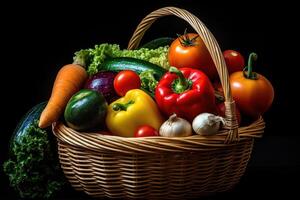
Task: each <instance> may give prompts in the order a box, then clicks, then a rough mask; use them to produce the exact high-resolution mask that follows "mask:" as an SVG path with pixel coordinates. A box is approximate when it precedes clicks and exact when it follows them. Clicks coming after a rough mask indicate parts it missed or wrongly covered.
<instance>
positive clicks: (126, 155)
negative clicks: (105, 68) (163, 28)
mask: <svg viewBox="0 0 300 200" xmlns="http://www.w3.org/2000/svg"><path fill="white" fill-rule="evenodd" d="M167 15H175V16H177V17H179V18H182V19H184V20H185V21H187V22H188V23H189V24H190V25H191V26H192V27H193V28H194V29H195V31H196V32H197V33H198V34H199V35H200V36H201V38H202V39H203V41H204V42H205V44H206V46H207V48H208V50H209V52H210V54H211V56H212V58H213V61H214V63H215V65H216V67H217V70H218V73H219V76H220V79H221V83H222V86H223V89H224V95H225V107H226V112H225V115H226V126H225V127H224V128H223V129H222V130H221V131H220V132H219V133H218V134H217V135H214V136H207V137H204V136H199V135H193V136H189V137H172V138H166V137H151V138H122V137H117V136H110V135H103V134H101V133H79V132H77V131H74V130H73V129H71V128H68V127H66V126H65V125H64V124H63V123H60V122H57V123H54V124H53V133H54V134H55V136H56V137H57V141H58V150H59V159H60V162H61V166H62V169H63V170H64V173H65V175H66V177H67V178H68V180H69V181H70V183H71V184H72V186H73V187H74V188H75V189H77V190H81V191H84V192H86V193H87V194H89V195H91V196H94V197H110V198H142V199H166V198H170V199H182V198H188V197H197V196H201V195H206V194H211V193H216V192H222V191H226V190H228V189H230V188H232V187H233V186H234V185H235V184H236V183H238V181H239V179H240V177H241V176H242V175H243V173H244V172H245V169H246V166H247V163H248V161H249V158H250V155H251V152H252V147H253V143H254V139H255V138H258V137H261V136H262V133H263V131H264V127H265V123H264V121H263V119H262V118H259V119H258V120H257V121H255V122H253V123H252V124H251V125H249V126H246V127H240V128H238V125H237V120H236V117H235V103H234V101H233V100H232V96H231V93H230V85H229V78H228V72H227V69H226V65H225V62H224V58H223V56H222V52H221V50H220V48H219V46H218V43H217V41H216V40H215V38H214V36H213V35H212V34H211V33H210V31H209V30H208V29H207V28H206V27H205V25H204V24H203V23H202V22H201V21H200V20H199V19H198V18H197V17H195V16H194V15H192V14H191V13H189V12H188V11H186V10H183V9H179V8H175V7H165V8H161V9H159V10H156V11H154V12H152V13H150V14H149V15H148V16H146V17H145V18H144V19H143V20H142V22H141V23H140V24H139V25H138V27H137V29H136V31H135V32H134V34H133V36H132V38H131V40H130V42H129V45H128V49H134V48H136V47H138V45H139V42H140V40H141V38H142V37H143V35H144V33H145V31H146V30H147V29H148V28H149V27H150V26H151V24H152V23H153V22H154V21H155V20H156V19H158V18H160V17H163V16H167Z"/></svg>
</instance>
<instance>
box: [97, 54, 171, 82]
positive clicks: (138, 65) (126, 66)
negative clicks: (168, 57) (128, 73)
mask: <svg viewBox="0 0 300 200" xmlns="http://www.w3.org/2000/svg"><path fill="white" fill-rule="evenodd" d="M101 69H102V71H114V72H119V71H122V70H132V71H134V72H136V73H138V74H140V73H142V72H143V71H146V70H153V71H154V72H155V75H156V76H157V78H158V79H160V78H161V77H162V76H163V75H164V74H165V73H166V72H167V70H166V69H164V68H162V67H160V66H158V65H155V64H152V63H150V62H148V61H144V60H140V59H136V58H128V57H118V58H109V59H106V60H105V61H104V62H103V63H102V65H101Z"/></svg>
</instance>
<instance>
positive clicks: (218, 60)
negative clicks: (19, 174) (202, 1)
mask: <svg viewBox="0 0 300 200" xmlns="http://www.w3.org/2000/svg"><path fill="white" fill-rule="evenodd" d="M168 15H175V16H177V17H179V18H181V19H183V20H185V21H186V22H188V23H189V24H190V26H191V27H193V28H194V30H195V31H196V32H197V33H198V34H199V36H200V37H201V38H202V40H203V42H204V44H205V45H206V47H207V49H208V51H209V53H210V55H211V57H212V59H213V62H214V64H215V66H216V68H217V71H218V74H219V77H220V80H221V84H222V87H223V90H224V97H225V121H226V123H225V126H224V128H225V129H229V131H228V136H227V138H226V140H225V142H226V143H230V142H233V141H238V139H239V134H238V123H237V118H236V115H235V102H234V100H233V98H232V96H231V90H230V84H229V76H228V71H227V67H226V63H225V60H224V57H223V54H222V51H221V49H220V47H219V45H218V42H217V41H216V39H215V37H214V36H213V34H212V33H211V32H210V31H209V30H208V28H207V27H206V26H205V25H204V24H203V23H202V22H201V21H200V20H199V19H198V18H197V17H196V16H195V15H193V14H191V13H190V12H188V11H186V10H184V9H180V8H176V7H164V8H160V9H158V10H155V11H153V12H151V13H150V14H149V15H147V16H146V17H145V18H144V19H143V20H142V21H141V22H140V24H139V25H138V26H137V28H136V30H135V31H134V33H133V36H132V37H131V39H130V41H129V43H128V49H135V48H137V47H138V46H139V43H140V41H141V39H142V37H143V36H144V34H145V32H146V31H147V30H148V28H149V27H150V26H151V25H152V24H153V23H154V22H155V21H156V19H158V18H160V17H163V16H168Z"/></svg>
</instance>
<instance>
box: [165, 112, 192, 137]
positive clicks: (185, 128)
mask: <svg viewBox="0 0 300 200" xmlns="http://www.w3.org/2000/svg"><path fill="white" fill-rule="evenodd" d="M192 134H193V133H192V126H191V124H190V123H189V122H188V121H187V120H185V119H182V118H180V117H177V115H176V114H173V115H171V116H170V118H169V119H168V120H167V121H165V122H164V123H163V124H162V125H161V127H160V129H159V135H161V136H165V137H185V136H190V135H192Z"/></svg>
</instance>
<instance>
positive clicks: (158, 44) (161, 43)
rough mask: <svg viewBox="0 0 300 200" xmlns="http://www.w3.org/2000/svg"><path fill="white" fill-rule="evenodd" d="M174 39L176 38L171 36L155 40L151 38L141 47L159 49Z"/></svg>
mask: <svg viewBox="0 0 300 200" xmlns="http://www.w3.org/2000/svg"><path fill="white" fill-rule="evenodd" d="M173 41H174V38H170V37H161V38H157V39H154V40H151V41H150V42H147V43H146V44H144V45H142V46H141V47H140V48H147V49H157V48H158V47H163V46H167V45H169V46H170V44H171V43H172V42H173Z"/></svg>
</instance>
